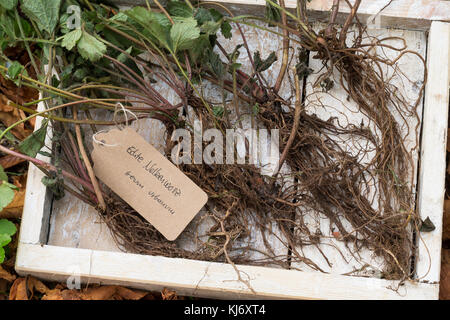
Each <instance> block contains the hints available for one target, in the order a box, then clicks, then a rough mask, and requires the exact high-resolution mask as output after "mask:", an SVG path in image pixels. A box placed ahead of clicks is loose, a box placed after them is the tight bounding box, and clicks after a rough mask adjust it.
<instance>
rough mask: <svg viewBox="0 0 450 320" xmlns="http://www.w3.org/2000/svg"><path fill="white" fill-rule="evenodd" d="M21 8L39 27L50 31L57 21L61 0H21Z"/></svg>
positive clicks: (53, 28)
mask: <svg viewBox="0 0 450 320" xmlns="http://www.w3.org/2000/svg"><path fill="white" fill-rule="evenodd" d="M21 1H22V5H21V9H22V11H23V12H25V14H26V15H27V16H28V17H29V18H30V19H31V20H34V21H35V22H36V23H37V25H38V27H39V29H41V30H46V31H48V33H52V32H53V31H54V30H55V27H56V25H57V24H58V22H59V8H60V6H61V0H21Z"/></svg>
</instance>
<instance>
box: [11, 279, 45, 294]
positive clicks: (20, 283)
mask: <svg viewBox="0 0 450 320" xmlns="http://www.w3.org/2000/svg"><path fill="white" fill-rule="evenodd" d="M35 291H37V292H40V293H42V294H46V293H47V292H48V291H49V289H48V288H47V286H46V285H45V284H43V283H42V282H41V281H39V280H38V279H36V278H34V277H27V278H18V279H16V281H14V283H13V285H12V286H11V289H10V291H9V300H31V299H32V298H33V296H34V292H35Z"/></svg>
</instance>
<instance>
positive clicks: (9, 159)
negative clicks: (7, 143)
mask: <svg viewBox="0 0 450 320" xmlns="http://www.w3.org/2000/svg"><path fill="white" fill-rule="evenodd" d="M22 162H25V160H24V159H21V158H18V157H15V156H13V155H10V154H8V155H6V156H4V157H2V158H0V166H2V167H3V169H5V170H6V169H9V168H11V167H14V166H16V165H18V164H20V163H22Z"/></svg>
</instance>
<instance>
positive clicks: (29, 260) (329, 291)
mask: <svg viewBox="0 0 450 320" xmlns="http://www.w3.org/2000/svg"><path fill="white" fill-rule="evenodd" d="M122 2H124V1H122ZM128 2H132V3H134V2H135V1H128ZM219 2H225V3H227V4H228V5H231V7H232V8H234V9H235V10H237V11H239V12H240V13H245V12H252V13H256V12H263V10H264V9H263V6H264V4H265V1H264V0H257V1H247V0H227V1H219ZM382 2H383V1H374V0H366V1H363V3H362V7H361V8H360V12H361V18H362V19H365V18H367V17H370V16H372V15H373V14H375V13H378V11H379V10H380V9H381V8H382V7H383V6H384V5H382V4H381V3H382ZM331 3H332V1H331V0H321V1H318V0H313V1H312V2H311V3H310V4H309V10H310V16H311V17H312V18H317V19H320V18H321V17H324V16H328V14H329V9H330V8H331ZM417 3H420V4H421V7H420V8H417ZM414 4H416V6H415V5H414ZM287 6H288V7H289V8H294V7H295V1H292V0H289V1H287ZM341 7H343V8H341V10H342V11H344V12H345V5H342V6H341ZM342 17H345V13H344V14H342ZM363 21H364V20H363ZM379 21H380V22H381V25H382V26H383V27H389V26H393V27H401V28H403V29H412V30H419V31H420V32H422V33H423V32H427V35H428V39H427V40H425V39H426V38H425V34H424V37H423V42H424V44H425V42H427V44H426V46H427V52H426V60H427V68H428V79H427V86H426V91H425V99H424V104H423V112H422V134H421V147H420V165H419V169H418V170H419V175H418V176H419V179H418V187H417V195H418V197H417V199H418V203H417V205H418V208H419V213H420V215H421V217H422V218H423V219H425V218H426V217H430V219H431V220H432V221H433V222H434V224H435V225H436V229H435V230H434V231H433V232H430V233H423V234H422V235H421V236H422V238H423V241H420V242H419V248H418V252H417V254H416V256H415V257H416V259H415V263H416V270H417V278H418V279H417V281H415V282H407V283H406V284H405V285H404V286H402V287H401V289H400V291H399V292H394V291H393V290H392V289H391V288H390V286H392V285H395V283H394V282H391V281H388V280H382V279H376V278H367V277H354V276H352V277H350V276H344V275H339V274H336V273H330V274H323V273H317V272H303V271H296V270H283V269H275V268H268V267H256V266H243V265H239V266H238V269H239V270H240V271H241V274H242V275H243V277H245V278H246V279H249V283H250V285H251V287H252V288H253V290H254V291H255V292H256V293H254V292H252V291H250V290H249V288H248V287H247V286H246V285H245V284H244V283H242V282H240V281H238V279H237V274H236V271H235V270H234V268H233V267H232V266H231V265H228V264H223V263H215V262H204V261H195V260H186V259H174V258H166V257H158V256H146V255H137V254H130V253H123V252H119V251H118V249H117V248H116V247H115V246H114V245H111V241H110V239H108V236H107V235H108V233H107V232H106V226H104V225H103V226H102V225H96V228H94V229H95V232H96V233H95V234H94V233H93V232H92V230H94V229H89V230H87V233H89V234H88V235H84V236H83V235H82V234H80V233H81V232H83V230H82V228H81V227H80V224H81V223H82V221H81V220H82V219H85V220H87V221H88V223H89V224H91V225H92V221H93V219H94V215H93V211H92V209H89V208H88V207H87V206H85V208H84V209H82V208H81V205H75V206H73V207H72V208H70V207H69V206H70V203H71V202H70V201H71V199H70V198H68V199H67V200H65V202H63V203H59V204H55V203H54V202H53V201H52V199H51V197H50V196H49V193H48V192H47V191H46V189H45V187H44V186H43V185H42V183H41V178H42V176H43V174H42V173H41V171H39V170H38V169H37V168H36V167H35V166H34V165H31V164H30V169H29V176H28V182H27V186H28V188H27V194H26V200H25V207H24V212H23V219H22V225H21V230H20V239H19V247H18V251H17V260H16V270H17V272H18V273H19V274H31V275H36V276H39V277H41V278H45V279H50V280H58V281H65V280H66V279H67V278H68V277H70V276H74V275H75V276H76V275H79V276H80V277H81V280H82V281H83V282H89V283H94V282H95V283H102V284H120V285H127V286H131V287H136V288H141V289H147V290H161V289H162V288H164V287H168V288H173V289H175V290H176V291H177V292H178V293H179V294H181V295H192V296H204V297H212V298H237V299H240V298H250V299H254V298H282V299H286V298H294V299H402V298H408V299H437V298H438V292H439V273H440V250H441V237H442V208H443V200H444V179H445V167H446V166H445V146H446V139H447V136H446V133H447V119H448V103H449V91H448V86H449V80H450V23H448V22H450V2H447V1H419V2H415V1H414V0H397V1H394V2H393V3H392V5H391V6H389V7H388V8H387V9H385V10H384V11H383V12H382V13H381V20H379ZM39 125H40V122H39V121H37V122H36V128H38V127H39ZM40 157H42V156H40ZM42 158H44V157H42ZM44 160H48V159H44ZM61 208H62V209H61ZM63 209H64V210H65V212H66V215H65V216H64V215H61V216H60V217H59V223H60V224H59V225H58V227H59V228H58V230H57V231H55V230H53V231H51V230H49V229H50V221H49V220H50V217H51V216H52V214H53V211H55V210H56V211H57V210H59V212H61V210H63ZM76 216H78V217H81V220H80V219H75V218H74V217H76ZM69 217H70V219H66V220H65V221H63V220H62V219H65V218H69ZM61 223H63V224H61ZM54 226H55V225H53V226H52V227H54ZM64 228H67V230H66V229H64ZM64 231H67V232H69V233H70V234H69V238H72V239H73V238H74V237H78V239H77V241H74V242H73V243H68V242H67V241H66V242H64V241H59V242H58V237H59V239H60V240H61V239H62V238H64V237H62V236H61V234H62V233H63V232H64ZM84 231H85V233H86V230H84ZM58 232H59V235H58ZM77 232H78V234H77ZM105 235H106V236H105ZM94 238H95V239H94ZM99 238H100V242H102V243H99V241H98V240H99ZM69 242H70V241H69ZM428 253H429V254H428ZM423 275H425V276H423Z"/></svg>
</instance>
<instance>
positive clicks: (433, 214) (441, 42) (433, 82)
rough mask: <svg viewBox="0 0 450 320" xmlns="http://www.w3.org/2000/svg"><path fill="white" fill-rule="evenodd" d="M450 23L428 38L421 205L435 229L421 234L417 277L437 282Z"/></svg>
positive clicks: (436, 25)
mask: <svg viewBox="0 0 450 320" xmlns="http://www.w3.org/2000/svg"><path fill="white" fill-rule="evenodd" d="M449 58H450V24H449V23H443V22H433V23H432V25H431V29H430V34H429V38H428V53H427V68H428V79H427V80H428V81H427V86H426V89H425V107H424V114H423V129H422V132H423V134H422V149H421V153H420V159H421V167H420V176H419V196H418V206H419V213H420V216H421V218H422V220H425V219H426V218H427V217H429V218H430V219H431V221H432V222H433V224H434V225H435V226H436V229H435V230H434V231H432V232H428V233H421V237H420V239H419V241H418V242H419V243H418V246H419V247H418V259H417V277H418V278H419V279H422V281H430V282H438V281H439V273H440V265H441V263H440V261H441V241H442V214H443V212H442V208H443V207H444V193H445V169H446V159H445V158H446V142H447V140H446V139H447V128H448V104H449V87H448V86H449V81H450V73H449V71H448V64H449Z"/></svg>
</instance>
